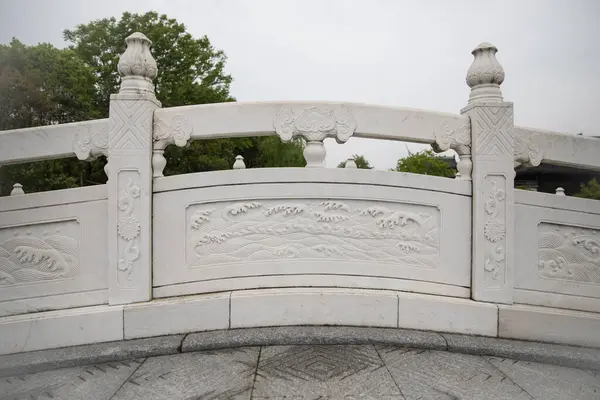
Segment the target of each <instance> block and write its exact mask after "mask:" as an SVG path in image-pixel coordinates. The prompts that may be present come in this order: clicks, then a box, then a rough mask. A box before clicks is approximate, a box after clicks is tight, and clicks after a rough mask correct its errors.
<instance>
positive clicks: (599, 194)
mask: <svg viewBox="0 0 600 400" xmlns="http://www.w3.org/2000/svg"><path fill="white" fill-rule="evenodd" d="M575 196H576V197H582V198H585V199H594V200H600V183H598V181H597V180H596V178H594V179H592V180H590V181H589V182H588V183H586V184H581V186H580V190H579V193H577V194H575Z"/></svg>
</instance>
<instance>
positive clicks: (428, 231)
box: [186, 199, 440, 269]
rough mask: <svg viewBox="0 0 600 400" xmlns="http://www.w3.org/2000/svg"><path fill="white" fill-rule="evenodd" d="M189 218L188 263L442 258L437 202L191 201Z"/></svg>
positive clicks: (420, 264)
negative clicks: (432, 204)
mask: <svg viewBox="0 0 600 400" xmlns="http://www.w3.org/2000/svg"><path fill="white" fill-rule="evenodd" d="M186 221H187V226H186V264H187V266H188V268H196V267H203V266H209V265H219V264H230V263H248V262H265V261H278V260H284V259H298V260H342V261H362V262H368V261H374V262H378V263H389V264H395V265H398V266H409V267H416V268H427V269H435V268H437V267H438V266H439V264H440V254H439V249H440V247H439V243H440V211H439V209H438V208H436V207H432V206H426V205H418V204H404V203H391V202H385V203H384V202H368V201H360V200H340V201H338V200H335V199H318V200H315V199H296V200H272V199H267V200H257V201H247V202H227V203H207V204H192V205H190V206H188V207H187V209H186Z"/></svg>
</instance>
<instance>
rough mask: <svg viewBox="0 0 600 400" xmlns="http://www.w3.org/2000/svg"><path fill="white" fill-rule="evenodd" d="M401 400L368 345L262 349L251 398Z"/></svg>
mask: <svg viewBox="0 0 600 400" xmlns="http://www.w3.org/2000/svg"><path fill="white" fill-rule="evenodd" d="M321 397H323V398H352V397H357V398H358V397H360V398H362V399H403V398H404V397H403V396H402V394H401V393H400V391H399V390H398V388H397V387H396V385H395V384H394V381H393V380H392V378H391V376H390V374H389V372H388V370H387V368H386V367H385V365H384V363H383V361H382V360H381V358H380V357H379V355H378V354H377V352H376V351H375V349H374V348H373V346H371V345H345V346H319V345H317V346H273V347H263V348H262V349H261V354H260V361H259V364H258V370H257V375H256V381H255V383H254V391H253V398H254V399H260V398H268V399H273V398H286V399H289V398H298V399H316V398H321Z"/></svg>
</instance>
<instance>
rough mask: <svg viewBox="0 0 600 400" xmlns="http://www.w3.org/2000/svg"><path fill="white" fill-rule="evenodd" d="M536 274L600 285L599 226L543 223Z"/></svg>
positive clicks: (547, 277)
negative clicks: (583, 226) (586, 226)
mask: <svg viewBox="0 0 600 400" xmlns="http://www.w3.org/2000/svg"><path fill="white" fill-rule="evenodd" d="M538 231H539V238H538V276H539V277H541V278H546V279H557V280H567V281H575V282H582V283H589V284H595V285H600V229H590V228H581V227H576V226H569V225H560V224H552V223H546V222H542V223H540V224H539V227H538Z"/></svg>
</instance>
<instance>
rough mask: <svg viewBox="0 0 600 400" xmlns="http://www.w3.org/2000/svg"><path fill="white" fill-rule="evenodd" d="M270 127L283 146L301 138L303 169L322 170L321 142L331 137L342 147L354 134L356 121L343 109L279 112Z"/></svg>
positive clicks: (284, 110)
mask: <svg viewBox="0 0 600 400" xmlns="http://www.w3.org/2000/svg"><path fill="white" fill-rule="evenodd" d="M273 126H274V128H275V132H277V134H278V135H279V137H280V138H281V140H282V141H284V142H289V141H291V140H292V139H293V138H295V137H302V138H304V139H305V140H306V145H305V147H304V159H305V160H306V167H308V168H315V167H316V168H323V167H325V157H326V155H327V152H326V151H325V145H324V144H323V141H324V140H325V139H326V138H328V137H332V138H335V140H336V141H337V142H338V143H345V142H346V141H347V140H348V139H350V137H351V136H352V135H353V134H354V131H355V130H356V120H355V119H354V117H353V116H352V114H351V113H350V111H349V110H348V109H347V108H345V107H343V106H338V107H335V106H333V107H332V108H331V109H320V108H318V107H311V108H304V109H301V108H298V109H296V108H294V109H291V108H283V109H281V110H280V111H279V113H277V115H276V116H275V118H274V120H273Z"/></svg>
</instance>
